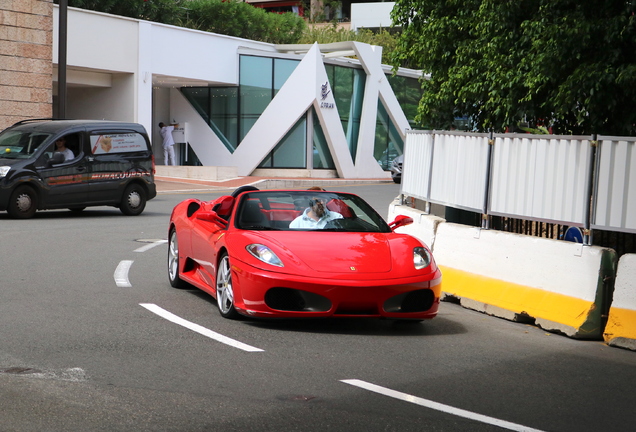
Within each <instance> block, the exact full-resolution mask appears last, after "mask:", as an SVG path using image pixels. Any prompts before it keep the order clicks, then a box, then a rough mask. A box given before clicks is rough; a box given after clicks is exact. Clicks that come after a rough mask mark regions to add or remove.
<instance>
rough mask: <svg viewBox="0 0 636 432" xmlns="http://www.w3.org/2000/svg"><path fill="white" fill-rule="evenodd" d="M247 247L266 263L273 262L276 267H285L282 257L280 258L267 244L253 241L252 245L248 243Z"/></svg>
mask: <svg viewBox="0 0 636 432" xmlns="http://www.w3.org/2000/svg"><path fill="white" fill-rule="evenodd" d="M245 249H247V251H248V252H249V253H251V254H252V255H254V257H256V258H258V259H259V260H261V261H263V262H264V263H267V264H271V265H273V266H276V267H284V266H283V262H282V261H281V260H280V258H278V257H277V256H276V254H275V253H274V252H272V250H271V249H270V248H268V247H267V246H265V245H262V244H258V243H253V244H251V245H247V246H246V247H245Z"/></svg>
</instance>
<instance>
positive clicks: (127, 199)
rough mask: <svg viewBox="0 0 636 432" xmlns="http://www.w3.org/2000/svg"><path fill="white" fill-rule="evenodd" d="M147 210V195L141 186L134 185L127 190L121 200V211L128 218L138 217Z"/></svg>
mask: <svg viewBox="0 0 636 432" xmlns="http://www.w3.org/2000/svg"><path fill="white" fill-rule="evenodd" d="M144 208H146V193H145V192H144V190H143V188H142V187H141V186H139V185H136V184H132V185H130V186H128V187H127V188H126V190H125V191H124V195H123V196H122V198H121V204H120V205H119V209H120V210H121V212H122V213H123V214H125V215H126V216H137V215H139V214H141V212H143V211H144Z"/></svg>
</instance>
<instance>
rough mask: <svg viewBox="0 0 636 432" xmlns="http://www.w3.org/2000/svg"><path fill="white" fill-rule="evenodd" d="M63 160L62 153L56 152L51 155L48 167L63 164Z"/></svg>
mask: <svg viewBox="0 0 636 432" xmlns="http://www.w3.org/2000/svg"><path fill="white" fill-rule="evenodd" d="M65 160H66V158H65V157H64V155H63V154H62V153H59V152H56V153H53V157H51V159H49V163H48V165H49V166H53V165H58V164H61V163H64V161H65Z"/></svg>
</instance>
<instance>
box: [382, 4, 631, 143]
mask: <svg viewBox="0 0 636 432" xmlns="http://www.w3.org/2000/svg"><path fill="white" fill-rule="evenodd" d="M635 6H636V1H634V0H631V1H629V0H605V1H602V2H599V1H597V0H517V1H497V0H397V2H396V6H395V8H394V9H393V13H392V17H393V21H394V24H396V25H401V26H402V30H403V31H402V33H401V35H400V37H399V38H398V42H397V47H396V49H395V51H394V52H393V57H392V63H393V64H394V65H408V66H410V67H414V68H418V69H422V70H423V71H424V73H425V74H427V75H430V79H428V80H423V82H422V86H423V90H424V93H423V97H422V99H421V100H420V105H419V109H418V122H420V123H421V124H426V125H427V126H429V127H435V128H440V127H448V126H449V125H450V123H451V122H452V121H453V119H454V118H455V117H456V116H461V115H466V116H469V117H470V118H471V119H472V120H473V121H474V125H475V127H476V128H477V129H478V130H491V129H492V130H495V131H501V130H503V129H504V128H505V127H508V126H513V125H517V124H518V123H519V122H520V121H525V122H528V123H530V124H534V125H538V124H541V122H542V121H545V122H548V123H550V124H551V125H552V126H553V127H554V130H555V132H557V133H574V134H579V133H585V134H588V133H599V134H615V135H630V134H633V133H634V124H636V111H634V110H631V109H629V108H628V107H630V106H631V105H632V102H633V101H634V100H635V97H636V85H635V84H636V22H635V16H634V14H635Z"/></svg>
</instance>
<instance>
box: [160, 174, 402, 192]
mask: <svg viewBox="0 0 636 432" xmlns="http://www.w3.org/2000/svg"><path fill="white" fill-rule="evenodd" d="M380 183H393V181H392V180H391V179H386V178H383V179H320V178H265V177H251V176H248V177H236V178H232V179H227V180H196V179H189V178H177V177H165V176H155V184H156V185H157V193H158V194H167V193H177V192H204V191H223V190H228V191H233V190H234V189H236V188H237V187H239V186H244V185H252V186H256V187H257V188H259V189H306V188H308V187H311V186H322V187H325V188H334V186H338V185H340V186H344V185H352V184H380Z"/></svg>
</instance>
